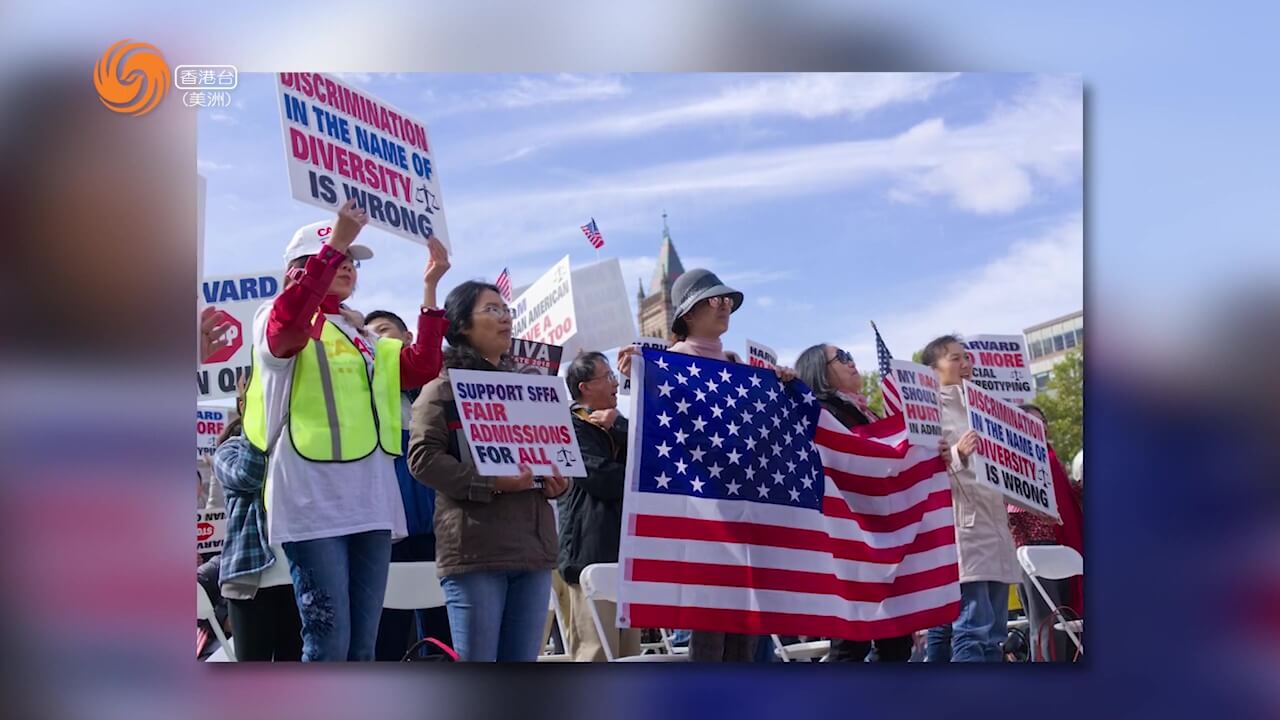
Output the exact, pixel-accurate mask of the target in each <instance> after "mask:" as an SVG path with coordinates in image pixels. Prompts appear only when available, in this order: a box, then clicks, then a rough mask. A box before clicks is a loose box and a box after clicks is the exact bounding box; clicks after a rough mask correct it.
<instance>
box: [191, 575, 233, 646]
mask: <svg viewBox="0 0 1280 720" xmlns="http://www.w3.org/2000/svg"><path fill="white" fill-rule="evenodd" d="M196 619H197V620H205V621H207V622H208V623H209V628H210V629H211V630H213V636H214V637H216V638H218V644H219V645H221V646H222V649H223V651H224V652H226V654H227V659H228V660H230V661H231V662H235V661H236V652H235V649H234V648H232V647H231V643H229V642H227V634H226V633H224V632H223V631H222V623H220V622H218V615H217V613H215V612H214V611H213V601H212V600H210V599H209V594H208V593H206V592H205V591H204V586H203V585H201V584H200V583H199V582H197V583H196Z"/></svg>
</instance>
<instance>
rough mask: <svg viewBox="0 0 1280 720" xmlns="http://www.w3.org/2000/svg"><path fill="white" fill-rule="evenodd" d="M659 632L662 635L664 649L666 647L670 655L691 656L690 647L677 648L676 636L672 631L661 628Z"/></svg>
mask: <svg viewBox="0 0 1280 720" xmlns="http://www.w3.org/2000/svg"><path fill="white" fill-rule="evenodd" d="M658 632H659V633H661V634H662V644H663V646H664V647H666V649H667V654H668V655H688V654H689V646H688V645H681V646H680V647H676V645H675V636H674V634H673V633H672V632H671V631H670V630H668V629H667V628H659V630H658Z"/></svg>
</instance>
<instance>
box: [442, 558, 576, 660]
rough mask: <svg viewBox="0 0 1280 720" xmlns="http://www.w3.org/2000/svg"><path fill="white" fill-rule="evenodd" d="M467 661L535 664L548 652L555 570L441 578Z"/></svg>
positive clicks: (457, 639) (456, 646) (457, 645)
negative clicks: (544, 645)
mask: <svg viewBox="0 0 1280 720" xmlns="http://www.w3.org/2000/svg"><path fill="white" fill-rule="evenodd" d="M440 585H441V587H443V588H444V597H445V601H446V604H447V606H448V608H449V631H450V634H451V635H452V636H453V649H454V650H455V651H457V653H458V659H459V660H461V661H463V662H494V661H497V662H533V661H535V660H537V659H538V652H539V651H540V650H541V649H542V641H543V639H544V638H543V637H542V632H543V630H545V629H546V623H547V608H548V607H549V606H550V601H551V571H550V570H533V571H528V572H505V571H495V572H469V573H462V574H460V575H450V576H448V577H445V578H441V579H440Z"/></svg>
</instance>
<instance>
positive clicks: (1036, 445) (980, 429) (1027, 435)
mask: <svg viewBox="0 0 1280 720" xmlns="http://www.w3.org/2000/svg"><path fill="white" fill-rule="evenodd" d="M964 404H965V409H966V411H967V412H968V416H969V428H970V429H972V430H974V431H976V432H977V433H978V449H977V452H975V453H974V455H973V457H972V458H970V462H976V463H977V465H976V466H975V467H974V471H975V473H976V474H977V478H978V481H979V482H981V483H984V484H986V483H990V485H989V486H990V487H991V488H992V489H993V490H996V491H998V492H1000V493H1002V494H1003V495H1004V497H1005V499H1006V500H1008V501H1009V502H1011V503H1013V504H1014V505H1017V506H1019V507H1023V508H1026V509H1028V510H1033V511H1035V512H1039V513H1042V514H1044V515H1048V516H1049V517H1052V518H1054V519H1057V517H1058V501H1057V498H1056V497H1055V496H1054V493H1053V476H1052V475H1051V473H1050V471H1049V447H1048V445H1047V444H1046V440H1045V434H1044V424H1043V423H1041V422H1040V419H1039V418H1037V417H1036V416H1034V415H1032V414H1031V413H1028V412H1024V411H1023V410H1022V409H1021V408H1019V407H1018V406H1017V405H1014V404H1013V403H1010V402H1006V401H1004V400H1001V399H1000V398H999V397H996V396H995V395H994V394H993V393H989V392H987V391H986V390H983V389H982V388H980V387H978V386H977V385H975V384H973V383H971V382H968V381H966V382H965V384H964Z"/></svg>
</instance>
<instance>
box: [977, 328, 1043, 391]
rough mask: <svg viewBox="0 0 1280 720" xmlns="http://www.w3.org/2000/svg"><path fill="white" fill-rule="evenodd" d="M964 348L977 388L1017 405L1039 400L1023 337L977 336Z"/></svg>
mask: <svg viewBox="0 0 1280 720" xmlns="http://www.w3.org/2000/svg"><path fill="white" fill-rule="evenodd" d="M964 347H965V350H967V351H968V353H969V362H971V363H973V383H974V384H975V385H977V386H978V387H980V388H982V389H983V390H986V391H987V392H989V393H992V394H994V395H995V396H996V397H999V398H1003V399H1005V400H1008V401H1009V402H1011V403H1015V404H1017V405H1021V404H1022V403H1027V402H1031V399H1032V398H1034V397H1035V396H1036V390H1035V384H1034V383H1033V382H1032V381H1031V367H1030V364H1029V363H1028V362H1027V345H1026V342H1025V341H1024V340H1023V339H1022V336H1021V335H974V336H972V337H970V338H968V339H967V340H965V341H964Z"/></svg>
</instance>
